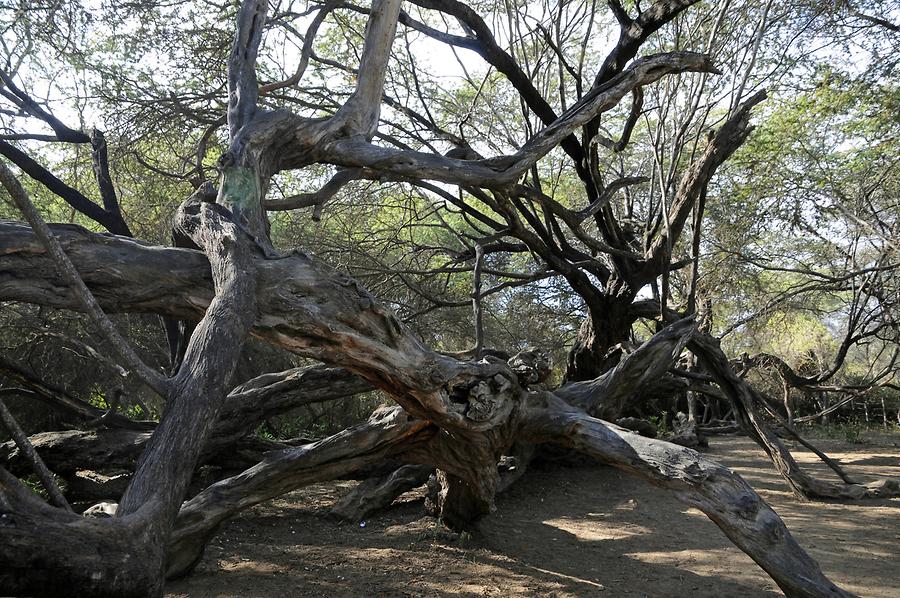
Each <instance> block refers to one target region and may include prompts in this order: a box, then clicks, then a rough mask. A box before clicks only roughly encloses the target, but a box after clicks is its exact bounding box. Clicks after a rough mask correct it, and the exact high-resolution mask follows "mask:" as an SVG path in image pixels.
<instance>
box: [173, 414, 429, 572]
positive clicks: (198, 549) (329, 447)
mask: <svg viewBox="0 0 900 598" xmlns="http://www.w3.org/2000/svg"><path fill="white" fill-rule="evenodd" d="M435 432H436V429H435V428H434V427H433V426H431V424H429V423H428V422H427V421H423V420H416V419H412V418H410V417H409V416H408V415H407V414H406V413H404V412H403V410H402V409H400V408H397V407H394V408H389V409H383V410H380V411H378V412H376V413H375V414H373V415H372V417H371V418H370V419H369V421H368V422H366V423H364V424H361V425H359V426H356V427H354V428H350V429H348V430H344V431H343V432H340V433H338V434H336V435H334V436H330V437H329V438H326V439H324V440H321V441H319V442H316V443H314V444H310V445H306V446H301V447H296V448H290V449H285V450H284V451H280V452H277V453H273V454H269V455H267V456H266V458H265V459H264V460H263V461H262V462H261V463H259V464H258V465H256V466H255V467H252V468H250V469H248V470H247V471H245V472H243V473H241V474H239V475H237V476H234V477H232V478H228V479H226V480H222V481H221V482H217V483H216V484H213V485H212V486H210V487H209V488H207V489H206V490H204V491H203V492H201V493H200V494H198V495H197V496H195V497H194V498H192V499H191V500H190V501H188V502H187V503H185V504H184V506H183V507H182V509H181V512H180V513H179V515H178V521H177V522H176V528H175V531H174V533H173V534H172V538H171V541H170V547H169V561H168V565H167V569H168V571H167V576H168V577H169V578H172V577H178V576H181V575H184V574H186V573H188V572H189V571H190V570H191V569H192V568H193V566H194V565H195V564H196V563H197V561H198V560H199V558H200V557H201V556H202V554H203V547H204V546H205V544H206V542H207V541H208V539H209V538H210V537H211V536H212V534H214V533H215V531H216V529H217V528H218V526H219V525H220V524H221V523H222V522H223V521H224V520H226V519H228V518H230V517H232V516H233V515H234V514H235V513H236V512H238V511H240V510H242V509H245V508H247V507H250V506H252V505H255V504H259V503H260V502H263V501H265V500H268V499H270V498H273V497H275V496H279V495H281V494H284V493H285V492H288V491H290V490H293V489H295V488H298V487H300V486H302V485H305V484H309V483H312V482H318V481H324V480H332V479H335V478H338V477H340V476H343V475H347V474H349V473H352V472H354V471H356V470H358V469H361V468H363V467H365V466H369V465H372V464H375V463H378V462H380V461H383V460H384V459H386V458H387V457H390V456H391V455H393V454H397V453H400V452H404V451H410V450H413V449H414V448H415V447H416V446H417V445H418V444H420V443H421V442H424V441H425V440H426V439H428V438H429V437H431V436H432V435H433V434H434V433H435Z"/></svg>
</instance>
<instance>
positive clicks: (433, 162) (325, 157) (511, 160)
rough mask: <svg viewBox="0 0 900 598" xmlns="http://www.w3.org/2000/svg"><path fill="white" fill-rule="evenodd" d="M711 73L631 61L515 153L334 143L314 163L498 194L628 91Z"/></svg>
mask: <svg viewBox="0 0 900 598" xmlns="http://www.w3.org/2000/svg"><path fill="white" fill-rule="evenodd" d="M686 71H697V72H714V73H717V72H719V71H717V70H716V69H715V68H714V67H713V65H712V62H711V61H710V59H709V57H708V56H705V55H703V54H697V53H693V52H671V53H666V54H657V55H655V56H650V57H647V58H643V59H641V60H638V61H636V62H635V63H634V64H633V65H632V66H631V67H629V68H628V69H626V70H624V71H622V72H621V73H620V74H618V75H616V76H615V77H613V78H612V79H611V80H610V81H609V82H607V83H605V84H603V85H601V86H599V87H596V88H594V89H592V90H591V92H589V93H588V94H585V96H584V97H583V98H582V99H581V100H579V101H578V102H577V103H576V104H574V105H573V106H572V107H571V108H570V109H569V110H567V111H566V112H564V113H563V114H562V115H560V116H559V118H557V120H556V121H554V122H553V123H552V124H550V125H548V126H547V127H545V128H544V129H542V130H541V131H540V132H538V133H537V134H535V135H534V137H532V138H531V139H529V140H528V142H527V143H525V144H524V145H523V146H522V147H521V148H520V149H519V150H518V151H517V152H516V153H514V154H511V155H508V156H500V157H495V158H489V159H486V160H459V159H453V158H447V157H444V156H437V155H435V154H428V153H424V152H417V151H409V150H396V149H390V148H383V147H379V146H375V145H372V144H369V143H367V142H365V141H362V140H358V139H354V138H343V137H342V138H339V139H336V140H333V141H331V142H330V143H327V144H325V146H324V147H322V148H317V150H316V157H317V159H318V160H320V161H323V162H330V163H333V164H337V165H340V166H347V167H356V168H371V169H373V170H376V171H380V172H384V173H388V174H392V175H396V176H402V177H408V178H419V179H421V178H425V179H432V180H436V181H442V182H445V183H453V184H460V185H473V186H477V187H488V188H498V187H501V188H502V187H506V186H509V185H511V184H513V183H515V182H516V181H517V180H518V179H519V177H520V176H522V175H523V174H524V173H525V172H526V171H527V170H528V169H529V168H531V166H532V165H534V164H535V163H537V161H538V160H539V159H541V158H542V157H544V156H545V155H546V154H547V153H549V152H550V151H551V150H552V149H553V148H555V147H557V146H558V145H559V144H560V143H561V142H562V140H563V139H565V138H566V137H568V136H569V135H570V134H571V133H572V132H573V131H575V130H577V129H578V128H579V127H581V126H583V125H585V124H587V123H588V122H589V121H591V120H592V119H594V118H595V117H596V116H597V115H599V114H602V113H603V112H605V111H607V110H609V109H611V108H613V107H614V106H616V105H617V104H618V103H619V101H620V100H621V99H622V98H623V97H624V96H625V95H626V94H628V93H630V92H631V91H632V90H633V89H635V88H637V87H641V86H643V85H648V84H650V83H653V82H654V81H656V80H657V79H659V78H660V77H663V76H664V75H667V74H671V73H682V72H686Z"/></svg>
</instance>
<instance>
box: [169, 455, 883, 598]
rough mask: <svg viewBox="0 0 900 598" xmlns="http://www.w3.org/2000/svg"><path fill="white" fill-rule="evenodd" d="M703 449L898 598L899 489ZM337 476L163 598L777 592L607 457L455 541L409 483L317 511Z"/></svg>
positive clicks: (829, 568) (502, 504)
mask: <svg viewBox="0 0 900 598" xmlns="http://www.w3.org/2000/svg"><path fill="white" fill-rule="evenodd" d="M822 445H823V447H824V448H826V449H828V450H829V451H830V452H831V454H832V456H834V457H836V458H838V459H839V460H840V461H841V462H842V463H845V464H846V465H848V466H849V467H850V468H851V470H852V471H853V472H854V473H857V474H858V475H860V476H861V477H865V476H866V475H869V476H871V475H874V474H878V473H880V474H882V475H891V476H893V477H897V478H900V449H898V448H897V447H891V446H886V447H885V446H878V447H872V446H865V445H847V444H846V443H844V444H839V443H836V442H823V443H822ZM708 455H709V456H710V457H712V458H714V459H717V460H720V461H722V462H723V463H725V464H726V465H727V466H729V467H731V468H733V469H734V470H736V471H737V472H739V473H741V474H742V475H744V476H745V477H746V478H747V479H748V481H749V482H750V483H751V484H753V486H754V487H756V488H757V489H758V490H759V491H760V492H761V494H763V496H764V497H765V498H766V500H768V501H769V502H770V503H772V505H773V506H774V507H775V509H776V510H777V511H778V512H779V513H780V514H781V515H782V517H783V518H784V519H785V520H786V522H787V524H788V527H789V528H790V529H791V530H792V532H794V534H795V535H796V536H797V538H798V540H799V541H800V543H801V544H802V545H803V546H804V547H806V548H807V549H808V550H809V551H810V553H812V555H813V556H814V558H816V559H817V560H818V561H819V563H820V564H821V565H822V567H823V569H824V570H825V571H826V573H827V574H828V575H829V576H830V577H831V578H832V579H834V580H835V581H836V582H838V583H839V584H840V585H842V586H844V587H845V588H847V589H848V590H850V591H853V592H855V593H857V594H860V595H862V596H866V597H876V598H888V597H891V598H893V597H896V596H900V579H898V576H897V574H896V572H897V571H898V570H900V554H898V551H897V550H896V546H897V545H898V541H900V517H898V514H900V512H898V511H897V508H898V507H900V499H892V500H880V501H871V502H866V503H860V504H838V503H803V502H799V501H797V500H796V499H794V498H793V497H792V496H791V495H790V494H789V493H788V491H787V490H786V487H785V486H784V484H783V483H782V482H781V481H780V478H779V477H778V476H777V474H776V473H775V472H774V470H772V468H771V466H770V465H769V464H768V462H767V461H766V460H765V458H764V456H763V454H762V452H761V451H759V450H758V449H756V447H755V446H754V445H753V443H752V442H751V441H749V440H747V439H745V438H735V437H729V438H717V439H714V440H713V443H712V447H711V448H710V450H709V451H708ZM798 457H799V458H800V460H801V461H802V462H804V463H810V464H812V463H813V459H814V457H813V456H812V455H811V454H809V453H798ZM811 466H812V467H814V468H815V470H816V471H817V472H818V471H820V469H819V467H818V466H817V465H811ZM821 471H824V470H821ZM350 486H351V484H349V483H336V484H327V485H317V486H313V487H310V488H306V489H304V490H301V491H298V492H295V493H293V494H290V495H287V496H286V497H284V498H283V499H280V500H277V501H274V502H273V503H271V504H269V505H265V506H260V507H257V508H255V509H252V510H250V511H248V512H247V513H246V514H244V515H242V516H241V517H238V518H237V519H235V520H234V521H232V522H231V523H229V524H228V525H226V526H225V528H224V529H223V530H222V532H221V533H220V534H219V535H218V536H217V537H216V538H214V539H213V541H212V542H211V544H210V546H209V549H208V550H207V554H206V555H205V557H204V559H203V561H202V563H201V564H200V566H199V567H198V569H197V571H196V572H195V573H194V575H192V576H191V577H189V578H188V579H185V580H182V581H179V582H176V583H172V584H170V585H169V586H168V588H167V590H168V596H170V597H171V598H175V597H176V596H192V597H193V596H196V597H204V596H217V597H218V596H222V597H226V596H241V597H260V598H262V597H266V598H270V597H275V596H423V595H426V596H510V595H527V596H590V595H599V594H604V595H608V596H625V597H638V596H672V597H676V596H677V597H682V596H687V595H689V596H691V597H710V598H711V597H721V596H748V597H757V596H760V597H761V596H776V595H780V593H779V592H778V588H777V587H776V586H775V585H774V583H773V582H772V581H771V580H769V578H768V577H766V576H765V574H764V573H763V572H762V571H761V570H760V569H759V568H758V567H757V566H756V565H755V564H754V563H753V562H752V561H751V560H750V559H749V558H748V557H747V556H745V555H744V554H743V553H741V552H740V551H739V550H738V549H736V548H734V547H733V546H732V545H731V544H730V542H729V541H728V540H727V539H726V538H725V536H724V535H723V534H722V533H721V532H720V531H719V530H718V528H716V527H715V526H714V525H713V524H712V523H711V522H710V521H709V520H708V519H706V517H705V516H703V515H702V514H701V513H700V512H699V511H696V510H694V509H689V508H686V507H684V506H683V505H681V504H680V503H678V502H677V501H675V500H674V499H673V498H672V497H671V496H669V495H668V494H667V493H666V492H665V491H662V490H659V489H657V488H654V487H651V486H649V485H648V484H646V483H644V482H642V481H641V480H638V479H635V478H632V477H630V476H628V475H626V474H623V473H620V472H618V471H616V470H613V469H610V468H605V467H595V466H580V467H564V466H558V465H557V466H554V467H550V466H542V467H539V468H537V469H535V470H533V471H531V472H530V473H529V475H527V476H526V477H525V478H524V479H523V480H522V481H521V482H519V484H518V485H517V486H515V487H514V488H513V489H511V490H510V491H509V492H508V493H507V494H505V495H503V496H501V497H500V498H499V499H498V504H497V506H498V510H497V512H496V513H495V514H494V515H492V516H491V517H489V518H487V519H485V520H484V521H483V522H482V523H481V524H480V526H479V529H478V530H477V531H476V532H475V533H474V534H473V535H472V537H471V538H468V537H460V536H458V535H456V534H452V533H450V532H448V531H446V530H444V529H443V528H441V527H440V526H438V525H437V524H436V523H435V522H434V520H432V519H431V518H428V517H424V516H423V515H422V504H421V499H420V498H418V497H417V496H416V495H415V494H412V495H408V496H406V497H405V498H404V500H403V501H402V502H401V504H399V505H395V506H394V507H393V508H392V509H391V510H390V511H389V512H387V513H385V514H383V515H381V516H378V517H374V518H373V519H372V520H370V521H368V522H366V525H365V526H364V527H360V526H358V525H347V524H344V525H339V524H335V523H332V522H329V521H327V520H324V518H323V515H324V513H325V512H327V509H328V507H329V506H330V505H331V504H332V503H333V502H334V500H335V499H336V498H337V497H339V496H341V495H342V494H343V493H345V492H346V491H347V490H348V488H349V487H350Z"/></svg>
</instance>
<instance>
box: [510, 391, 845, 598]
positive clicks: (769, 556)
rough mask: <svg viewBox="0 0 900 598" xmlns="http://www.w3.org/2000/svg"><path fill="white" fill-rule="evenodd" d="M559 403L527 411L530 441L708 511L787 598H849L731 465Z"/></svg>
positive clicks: (709, 515)
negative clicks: (571, 452)
mask: <svg viewBox="0 0 900 598" xmlns="http://www.w3.org/2000/svg"><path fill="white" fill-rule="evenodd" d="M560 403H561V401H560V400H559V399H556V398H552V399H551V400H549V401H548V404H547V405H546V408H544V409H538V410H536V411H533V412H531V413H530V418H529V420H528V421H527V423H526V424H525V425H526V433H527V434H528V435H530V436H531V438H532V439H533V440H535V441H545V442H546V441H550V442H556V443H560V444H563V445H564V446H569V447H571V448H574V449H576V450H579V451H581V452H583V453H585V454H587V455H590V456H592V457H594V458H595V459H597V460H598V461H600V462H602V463H606V464H608V465H612V466H613V467H616V468H619V469H623V470H625V471H627V472H629V473H632V474H635V475H638V476H640V477H642V478H645V479H647V480H649V481H650V482H651V483H653V484H655V485H657V486H661V487H663V488H666V489H667V490H670V491H671V492H673V493H674V495H675V497H676V498H678V500H680V501H682V502H684V503H686V504H688V505H690V506H692V507H696V508H698V509H700V510H701V511H703V513H704V514H706V516H707V517H709V518H710V519H711V520H712V521H713V523H715V524H716V525H717V526H719V528H720V529H721V530H722V531H723V532H724V533H725V535H726V536H728V538H729V539H730V540H731V541H732V542H734V543H735V544H736V545H737V546H738V547H739V548H740V549H741V550H743V551H744V552H745V553H747V555H749V556H750V558H752V559H753V560H754V561H756V563H757V564H758V565H759V566H760V567H762V568H763V569H764V570H765V571H766V573H768V574H769V575H770V576H771V577H772V579H774V580H775V582H776V583H777V584H778V586H779V587H780V588H781V589H782V590H783V591H784V593H785V594H786V595H787V596H791V597H806V598H822V597H823V596H835V597H837V596H852V594H850V593H848V592H846V591H844V590H842V589H841V588H839V587H838V586H836V585H835V584H834V583H832V582H831V581H830V580H829V579H828V578H827V577H825V575H824V574H823V573H822V571H821V569H820V568H819V565H818V564H817V563H816V562H815V561H814V560H813V559H812V558H811V557H810V556H809V555H808V554H807V553H806V551H805V550H803V548H801V546H800V545H799V544H798V543H797V541H796V540H794V538H793V536H791V533H790V532H789V531H788V529H787V527H785V525H784V522H783V521H782V520H781V518H780V517H779V516H778V514H777V513H775V511H773V510H772V509H771V507H769V505H768V504H766V502H765V501H764V500H763V499H762V498H760V496H759V495H758V494H756V492H755V491H754V490H753V488H751V487H750V485H749V484H747V482H745V481H744V480H743V479H741V477H740V476H738V475H736V474H735V473H733V472H732V471H730V470H729V469H728V468H726V467H724V466H722V465H719V464H718V463H715V462H713V461H709V460H708V459H706V458H705V457H703V456H702V455H700V454H699V453H697V452H696V451H693V450H691V449H688V448H685V447H681V446H677V445H673V444H670V443H668V442H664V441H661V440H654V439H650V438H644V437H643V436H639V435H637V434H633V433H631V432H629V431H627V430H624V429H622V428H619V427H618V426H614V425H612V424H609V423H607V422H604V421H602V420H599V419H594V418H592V417H590V416H588V415H586V414H584V413H582V412H578V411H575V410H572V409H571V408H569V409H568V410H567V409H566V407H564V406H563V405H561V404H560Z"/></svg>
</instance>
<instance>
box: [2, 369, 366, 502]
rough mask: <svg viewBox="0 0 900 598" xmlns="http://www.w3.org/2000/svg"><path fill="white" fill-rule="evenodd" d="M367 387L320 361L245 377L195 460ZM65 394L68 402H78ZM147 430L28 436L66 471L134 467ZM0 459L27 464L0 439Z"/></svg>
mask: <svg viewBox="0 0 900 598" xmlns="http://www.w3.org/2000/svg"><path fill="white" fill-rule="evenodd" d="M371 388H372V385H371V384H369V383H367V382H365V381H364V380H362V379H360V378H359V377H357V376H354V375H352V374H350V373H349V372H347V371H346V370H342V369H340V368H333V367H326V366H320V365H317V366H308V367H302V368H294V369H291V370H287V371H284V372H279V373H272V374H264V375H262V376H259V377H257V378H254V379H252V380H249V381H248V382H245V383H244V384H242V385H240V386H238V387H237V388H235V389H233V390H232V391H231V392H230V393H229V394H228V397H226V399H225V403H224V405H223V406H222V411H221V413H220V414H219V417H218V419H217V421H216V424H215V427H214V429H213V431H212V432H211V433H210V436H209V438H208V439H207V441H206V443H205V445H204V447H203V452H202V453H201V457H200V461H199V463H200V464H202V463H205V462H208V461H210V460H212V459H215V457H216V455H217V454H219V453H221V452H222V451H227V450H229V449H231V448H233V447H234V445H235V443H237V442H238V441H239V440H240V439H241V438H243V437H245V436H246V435H247V434H250V433H251V432H253V431H254V430H255V429H256V428H257V427H258V426H259V424H260V423H262V422H263V421H264V420H265V419H267V418H269V417H273V416H276V415H279V414H282V413H286V412H288V411H290V410H292V409H295V408H297V407H301V406H303V405H310V404H313V403H319V402H325V401H332V400H338V399H341V398H345V397H351V396H353V395H356V394H359V393H361V392H366V391H368V390H371ZM60 392H61V391H60ZM64 396H66V397H67V400H68V401H69V402H75V401H77V399H74V398H72V397H68V395H64ZM98 411H99V410H98ZM135 423H140V424H141V426H140V428H143V427H145V425H146V422H135ZM150 429H151V430H152V427H151V428H150ZM151 435H152V432H151V431H144V430H142V429H128V428H127V427H126V426H121V427H116V428H114V429H103V428H99V429H96V430H66V431H62V432H42V433H39V434H35V435H33V436H31V437H30V440H31V442H32V444H34V446H35V447H36V448H37V449H38V451H39V453H40V455H41V456H42V457H43V458H44V460H45V461H46V463H47V465H48V467H49V468H50V469H51V470H53V471H54V472H56V473H60V474H66V475H68V474H71V473H73V472H75V471H77V470H79V469H91V470H106V469H129V470H130V469H133V468H134V464H135V462H136V461H137V458H138V457H139V456H140V454H141V451H143V449H144V447H145V446H146V443H147V441H148V440H149V439H150V437H151ZM271 448H272V447H269V449H267V450H270V449H271ZM0 461H4V462H6V464H7V468H8V469H10V471H12V472H13V473H16V474H18V473H21V472H23V471H25V470H26V468H27V467H28V464H27V463H26V462H24V461H23V460H21V459H20V457H19V454H18V451H17V450H16V448H15V445H14V444H13V443H12V442H7V443H3V444H0ZM108 498H109V497H108Z"/></svg>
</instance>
